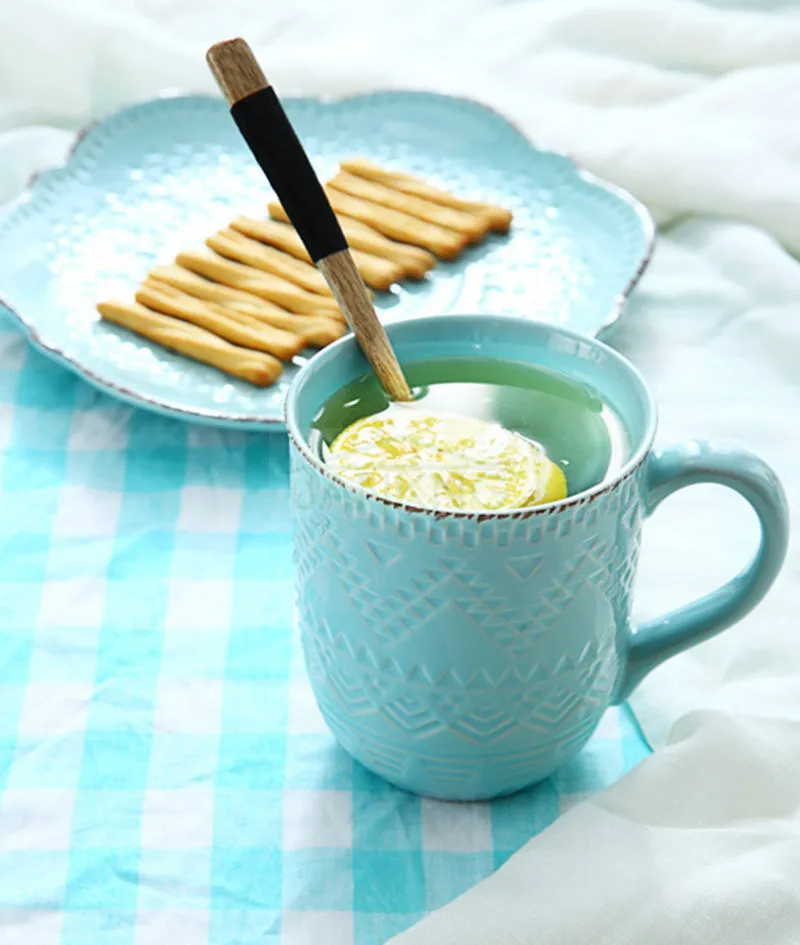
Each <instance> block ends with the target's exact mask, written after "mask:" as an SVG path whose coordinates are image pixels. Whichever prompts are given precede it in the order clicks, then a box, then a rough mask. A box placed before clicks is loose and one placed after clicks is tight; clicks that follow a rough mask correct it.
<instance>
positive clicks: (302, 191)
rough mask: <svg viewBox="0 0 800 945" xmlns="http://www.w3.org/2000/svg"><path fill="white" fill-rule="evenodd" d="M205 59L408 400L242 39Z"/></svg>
mask: <svg viewBox="0 0 800 945" xmlns="http://www.w3.org/2000/svg"><path fill="white" fill-rule="evenodd" d="M206 59H207V60H208V64H209V66H210V67H211V71H212V72H213V73H214V77H215V78H216V80H217V82H218V83H219V87H220V88H221V89H222V92H223V94H224V95H225V98H226V99H227V101H228V105H229V106H230V109H231V115H232V116H233V120H234V121H235V122H236V124H237V126H238V128H239V131H240V132H241V134H242V137H243V138H244V139H245V141H246V142H247V144H248V146H249V147H250V150H251V151H252V152H253V156H254V157H255V159H256V161H257V162H258V163H259V165H260V166H261V169H262V170H263V171H264V173H265V174H266V176H267V179H268V180H269V182H270V184H271V185H272V187H273V189H274V190H275V193H276V194H277V196H278V199H279V200H280V202H281V203H282V204H283V206H284V208H285V210H286V213H287V214H288V216H289V219H290V220H291V221H292V224H293V225H294V228H295V229H296V230H297V232H298V234H299V236H300V239H302V241H303V243H304V245H305V247H306V249H307V250H308V253H309V255H310V256H311V258H312V259H313V260H314V262H315V263H316V264H317V266H318V267H319V270H320V272H321V273H322V275H323V276H324V277H325V280H326V282H327V283H328V285H329V286H330V288H331V291H332V292H333V294H334V295H335V297H336V301H337V302H338V303H339V306H340V307H341V309H342V311H343V312H344V315H345V318H346V319H347V322H348V324H349V325H350V327H351V328H352V330H353V334H354V335H355V336H356V340H357V341H358V343H359V345H360V346H361V350H362V351H363V352H364V354H365V355H366V358H367V360H368V361H369V363H370V364H371V365H372V369H373V370H374V371H375V374H376V375H377V377H378V380H379V381H380V382H381V384H382V385H383V388H384V390H385V391H386V393H387V394H388V395H389V397H391V399H392V400H411V391H410V390H409V387H408V383H407V382H406V379H405V377H404V375H403V371H402V369H401V367H400V365H399V364H398V362H397V356H396V355H395V353H394V350H393V349H392V346H391V344H390V343H389V339H388V338H387V337H386V332H385V331H384V328H383V325H381V323H380V321H379V320H378V316H377V314H376V312H375V308H374V306H373V304H372V301H371V299H370V297H369V294H368V292H367V289H366V287H365V285H364V282H363V280H362V279H361V275H360V274H359V272H358V269H356V265H355V263H354V262H353V257H352V255H351V254H350V249H349V247H348V245H347V240H346V239H345V238H344V234H343V233H342V228H341V226H340V225H339V221H338V220H337V219H336V215H335V214H334V212H333V210H332V209H331V205H330V203H328V198H327V197H326V196H325V191H324V190H323V189H322V185H321V184H320V182H319V179H318V178H317V175H316V174H315V173H314V169H313V167H312V166H311V162H310V161H309V160H308V156H307V155H306V153H305V151H304V149H303V146H302V144H301V143H300V141H299V139H298V137H297V135H296V134H295V131H294V128H293V127H292V125H291V123H290V121H289V119H288V118H287V116H286V112H284V110H283V106H282V105H281V103H280V101H279V100H278V96H277V95H276V94H275V90H274V89H273V88H272V87H271V86H270V84H269V82H268V81H267V79H266V76H265V75H264V73H263V72H262V71H261V67H260V66H259V64H258V62H257V61H256V58H255V56H254V55H253V52H252V50H251V49H250V47H249V46H248V44H247V43H246V42H245V41H244V40H243V39H231V40H226V41H225V42H222V43H217V44H215V45H214V46H212V47H211V48H210V49H209V50H208V53H207V54H206Z"/></svg>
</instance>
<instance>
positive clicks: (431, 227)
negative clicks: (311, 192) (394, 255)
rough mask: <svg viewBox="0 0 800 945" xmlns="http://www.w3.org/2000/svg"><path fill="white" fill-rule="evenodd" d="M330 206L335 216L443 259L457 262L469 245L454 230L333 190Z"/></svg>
mask: <svg viewBox="0 0 800 945" xmlns="http://www.w3.org/2000/svg"><path fill="white" fill-rule="evenodd" d="M325 193H326V194H327V196H328V200H329V201H330V204H331V206H332V207H333V209H334V210H335V211H336V213H337V214H338V213H343V214H345V215H346V216H348V217H355V219H356V220H360V221H361V222H362V223H366V224H367V225H368V226H371V227H373V228H374V229H376V230H377V231H378V232H379V233H383V235H384V236H388V237H390V238H391V239H393V240H399V241H400V242H401V243H413V244H414V245H415V246H422V247H423V249H427V250H430V252H432V253H434V255H436V256H439V257H440V258H441V259H455V258H456V256H458V255H459V254H460V253H461V252H462V250H464V249H465V248H466V246H467V243H468V240H466V239H465V238H464V236H463V235H462V234H461V233H456V231H455V230H446V229H445V228H444V227H441V226H436V224H434V223H426V222H425V220H419V219H417V217H411V216H409V215H408V214H407V213H401V212H400V211H399V210H390V209H389V208H388V207H382V206H380V204H377V203H370V202H369V201H368V200H361V199H360V198H359V197H351V196H350V195H349V194H343V193H342V192H341V191H339V190H334V189H333V188H331V187H327V188H326V189H325Z"/></svg>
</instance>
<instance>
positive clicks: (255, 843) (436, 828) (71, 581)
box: [0, 320, 647, 945]
mask: <svg viewBox="0 0 800 945" xmlns="http://www.w3.org/2000/svg"><path fill="white" fill-rule="evenodd" d="M0 548H1V549H2V550H1V552H0V945H12V943H13V945H19V943H22V942H24V943H25V945H89V943H91V945H164V943H166V942H176V943H179V945H207V943H208V945H210V943H213V945H249V943H259V945H262V943H267V942H276V943H277V942H280V943H282V945H310V943H314V945H318V943H321V942H325V943H326V945H378V943H380V942H384V941H385V940H386V939H387V938H388V937H390V936H391V935H393V934H395V933H397V932H400V931H402V930H403V929H405V928H407V927H408V926H410V925H411V924H413V923H414V922H415V921H417V920H418V919H419V918H420V917H421V916H422V915H424V914H425V913H426V912H428V911H430V910H431V909H435V908H437V907H438V906H441V905H443V904H444V903H446V902H448V901H449V900H451V899H452V898H454V897H455V896H457V895H458V894H460V893H461V892H463V891H464V890H466V889H467V888H469V887H470V886H472V885H473V884H474V883H476V882H478V881H479V880H481V879H482V878H484V877H485V876H487V875H488V874H489V873H491V872H492V871H493V870H495V869H496V868H497V867H498V866H500V864H502V863H503V862H504V860H505V859H507V858H508V857H509V856H510V855H511V854H512V853H514V851H515V850H517V849H518V848H519V847H520V846H521V845H522V844H523V843H525V842H526V841H527V840H528V839H529V838H530V837H531V836H532V835H533V834H535V833H536V832H537V831H539V830H542V829H543V828H544V827H546V826H547V825H548V824H550V823H551V822H552V821H553V820H554V819H555V818H556V817H558V816H559V814H560V813H562V812H563V811H564V810H565V809H566V808H568V807H569V806H571V805H573V804H575V803H576V802H578V801H579V800H580V799H581V798H583V797H585V796H586V795H587V794H589V793H591V792H593V791H596V790H598V789H599V788H602V787H604V786H606V785H608V784H610V783H611V782H613V781H615V780H616V779H617V778H619V777H620V775H621V774H623V772H625V771H626V770H627V769H629V768H630V767H631V766H632V765H634V764H635V763H637V761H639V760H640V759H641V758H642V757H643V756H644V754H645V753H646V752H647V748H646V746H645V744H644V742H643V741H642V739H641V737H640V736H639V734H638V731H637V728H636V726H635V723H634V721H633V719H632V718H631V716H630V715H629V714H628V713H627V711H626V710H622V711H619V712H618V711H612V712H610V713H608V715H607V716H606V718H605V719H604V721H603V724H602V725H601V728H600V730H599V732H598V733H597V735H596V736H595V737H594V739H593V740H592V741H591V743H590V744H589V746H588V747H587V748H586V749H585V750H584V751H583V753H582V754H581V756H580V757H579V758H578V759H577V760H576V761H575V762H573V763H572V764H571V765H569V766H568V767H566V768H564V769H563V770H562V771H560V772H559V773H558V774H557V775H556V776H555V777H553V778H551V779H550V780H548V781H547V782H545V783H543V784H541V785H539V786H538V787H536V788H533V789H531V790H529V791H526V792H524V793H522V794H519V795H517V796H515V797H512V798H509V799H506V800H501V801H498V802H496V803H493V804H458V805H453V804H446V803H442V802H437V801H431V800H424V799H420V798H418V797H413V796H411V795H409V794H406V793H404V792H402V791H398V790H395V789H394V788H392V787H390V786H389V785H388V784H386V783H385V782H383V781H381V780H380V779H378V778H376V777H374V776H373V775H371V774H369V773H368V772H367V771H366V770H364V769H363V768H361V767H360V766H359V765H357V764H356V763H355V762H353V761H352V760H351V759H350V758H349V756H347V755H346V754H345V753H344V752H343V751H342V750H341V749H339V748H338V747H337V745H336V744H335V742H334V741H333V739H332V737H331V736H330V734H329V733H328V732H327V730H326V728H325V726H324V724H323V722H322V719H321V717H320V715H319V712H318V710H317V708H316V706H315V703H314V700H313V697H312V695H311V692H310V690H309V687H308V684H307V681H306V677H305V674H304V669H303V663H302V656H301V652H300V648H299V645H298V641H297V638H296V636H295V634H294V631H293V604H292V601H293V589H292V566H291V522H290V510H289V493H288V456H287V447H286V441H285V438H284V437H282V436H279V435H271V436H270V435H257V434H249V433H243V432H238V431H220V430H216V429H212V428H209V427H202V426H192V425H185V424H181V423H179V422H176V421H174V420H169V419H165V418H162V417H159V416H155V415H152V414H148V413H144V412H141V411H137V410H133V409H131V408H128V407H127V406H123V405H120V404H118V403H116V402H115V401H113V400H111V399H109V398H108V397H107V396H105V395H103V394H100V393H98V392H97V391H95V390H94V389H93V388H91V387H90V386H89V385H88V384H86V383H85V382H83V381H81V380H78V379H77V378H75V377H73V376H72V375H71V374H69V373H67V372H66V371H64V370H63V369H62V368H60V367H58V366H57V365H55V364H53V363H51V362H49V361H48V360H47V359H46V358H45V357H44V356H42V355H41V354H39V353H37V352H35V351H33V350H32V349H30V348H29V346H28V345H27V343H26V342H25V340H24V339H23V337H22V336H21V335H20V334H19V333H18V332H17V331H16V329H14V328H13V327H12V324H11V321H10V320H2V321H0Z"/></svg>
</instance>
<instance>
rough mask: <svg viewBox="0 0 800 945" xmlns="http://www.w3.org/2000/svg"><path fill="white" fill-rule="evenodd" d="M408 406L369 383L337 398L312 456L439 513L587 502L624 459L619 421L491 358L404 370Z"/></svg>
mask: <svg viewBox="0 0 800 945" xmlns="http://www.w3.org/2000/svg"><path fill="white" fill-rule="evenodd" d="M404 370H405V373H406V376H407V378H408V381H409V384H410V385H411V386H412V388H413V390H414V394H415V400H414V402H413V403H412V404H391V403H390V402H389V400H388V398H387V397H386V395H385V393H384V392H383V390H382V388H381V387H380V385H379V384H378V381H377V379H376V378H375V377H374V376H373V375H372V374H371V373H370V374H365V375H363V376H362V377H360V378H358V379H356V380H355V381H353V382H351V383H350V384H348V385H346V386H345V387H343V388H342V389H341V390H339V391H338V392H337V393H336V394H335V395H334V396H333V397H331V398H330V399H329V400H328V402H327V403H326V404H325V405H324V407H323V409H322V410H321V411H320V413H319V415H318V416H317V418H316V419H315V422H314V435H313V436H312V446H314V447H315V448H316V449H317V450H318V451H319V453H320V455H321V457H322V458H323V459H324V460H325V461H326V462H327V463H329V464H330V465H331V467H332V469H333V471H334V472H336V473H337V474H338V475H339V476H341V477H342V478H344V479H346V480H347V481H350V482H354V483H357V484H358V485H361V486H363V487H364V488H365V489H367V490H369V491H372V492H375V493H377V494H380V495H384V496H386V497H388V498H394V499H398V500H400V501H407V502H409V503H411V504H416V505H423V506H428V507H433V508H445V509H464V510H480V509H485V510H489V511H491V510H500V509H510V508H522V507H526V506H530V505H538V504H542V503H543V502H551V501H555V500H557V499H562V498H564V497H565V496H566V495H574V494H576V493H579V492H583V491H584V490H586V489H589V488H591V487H592V486H595V485H597V484H598V483H601V482H603V481H604V480H606V479H608V478H610V477H612V476H613V475H615V474H616V473H617V472H618V471H619V470H620V469H621V468H622V466H623V465H624V464H625V462H626V461H627V459H628V457H629V452H630V451H629V447H628V437H627V433H626V431H625V428H624V426H623V424H622V422H621V420H620V418H619V417H618V415H617V414H616V412H615V411H614V410H613V409H612V408H611V407H610V406H609V405H608V404H607V403H606V402H605V401H604V400H603V399H602V398H601V397H600V396H599V394H598V393H597V392H596V391H594V390H592V389H591V388H589V387H587V386H586V385H584V384H582V383H580V382H578V381H575V380H573V379H572V378H569V377H566V376H564V375H561V374H557V373H555V372H553V371H550V370H547V369H544V368H539V367H534V366H531V365H527V364H521V363H518V362H513V361H505V360H499V359H493V358H481V357H465V358H447V359H442V360H429V361H418V362H412V363H409V364H406V365H404Z"/></svg>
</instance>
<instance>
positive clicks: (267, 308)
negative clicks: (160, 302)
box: [145, 264, 308, 318]
mask: <svg viewBox="0 0 800 945" xmlns="http://www.w3.org/2000/svg"><path fill="white" fill-rule="evenodd" d="M148 282H156V283H158V285H157V286H156V288H163V286H164V285H170V286H172V287H173V288H175V289H180V290H181V291H182V292H186V294H187V295H193V296H194V297H195V298H196V299H206V300H207V301H209V302H217V303H218V304H220V305H225V306H228V307H234V306H236V305H238V304H242V305H248V306H250V307H251V308H258V310H259V311H260V312H263V314H264V315H265V316H266V315H269V314H281V315H282V314H285V312H286V310H285V309H282V308H279V307H278V306H277V305H274V304H273V303H272V302H268V301H267V300H266V299H261V298H259V297H258V296H257V295H251V294H250V293H249V292H242V291H241V289H233V288H231V287H230V286H228V285H220V284H219V283H218V282H212V281H211V280H210V279H204V278H203V277H202V276H198V275H197V274H196V273H194V272H190V271H189V270H188V269H184V268H183V266H176V265H174V264H170V265H168V266H156V268H155V269H153V270H151V272H150V273H149V275H148V276H147V279H145V285H146V284H147V283H148ZM301 317H303V318H306V317H308V316H301Z"/></svg>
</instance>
